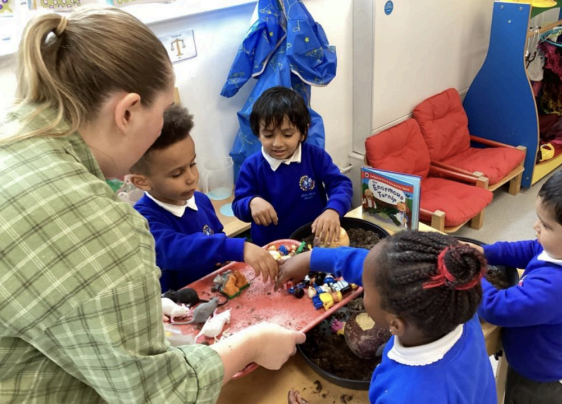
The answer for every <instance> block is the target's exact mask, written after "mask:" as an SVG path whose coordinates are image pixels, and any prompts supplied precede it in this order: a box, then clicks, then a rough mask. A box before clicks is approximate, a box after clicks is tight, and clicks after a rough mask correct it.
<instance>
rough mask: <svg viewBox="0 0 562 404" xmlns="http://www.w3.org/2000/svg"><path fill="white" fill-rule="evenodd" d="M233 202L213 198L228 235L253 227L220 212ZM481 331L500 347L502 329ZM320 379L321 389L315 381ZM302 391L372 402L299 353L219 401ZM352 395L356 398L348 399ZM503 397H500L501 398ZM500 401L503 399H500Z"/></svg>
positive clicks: (491, 348) (268, 403)
mask: <svg viewBox="0 0 562 404" xmlns="http://www.w3.org/2000/svg"><path fill="white" fill-rule="evenodd" d="M229 202H232V197H231V198H229V199H226V200H224V201H213V206H214V207H215V211H216V212H217V215H218V216H219V219H220V220H221V222H222V224H223V225H224V229H225V233H226V234H227V235H228V236H234V235H237V234H240V233H242V232H244V231H246V230H248V229H249V228H250V224H249V223H244V222H242V221H240V220H238V219H237V218H235V217H225V216H223V215H221V214H220V213H219V209H220V207H221V206H222V205H223V204H225V203H229ZM346 217H355V218H362V209H361V207H359V208H356V209H354V210H352V211H350V212H349V213H348V214H347V215H346ZM419 229H420V230H422V231H436V230H435V229H433V228H432V227H430V226H427V225H425V224H423V223H420V225H419ZM482 331H483V333H484V338H485V340H486V350H487V352H488V355H490V356H491V355H493V354H495V353H496V352H498V351H499V350H500V349H501V338H500V332H501V329H500V328H499V327H497V326H495V325H491V324H488V323H486V322H482ZM502 358H505V355H504V356H503V357H502ZM506 371H507V363H506V362H505V359H503V360H502V361H500V364H499V366H498V371H497V377H496V386H497V389H498V402H503V392H504V384H505V373H506ZM317 381H318V382H320V384H321V386H322V387H321V390H320V389H319V388H318V385H317V384H316V383H315V382H317ZM293 388H294V389H296V390H299V391H300V392H301V393H302V395H303V397H304V398H306V399H307V400H308V401H309V402H310V403H312V404H314V403H318V404H320V403H323V404H342V403H345V402H346V401H350V404H369V396H368V392H367V391H359V390H349V389H345V388H343V387H340V386H337V385H335V384H333V383H330V382H328V381H326V380H324V379H323V378H321V377H320V376H318V375H317V374H316V373H315V372H314V371H313V370H312V368H311V367H310V366H308V364H307V363H306V362H305V361H304V359H303V358H302V357H301V356H300V355H295V356H294V357H292V358H291V359H290V360H289V361H288V362H287V363H286V364H285V365H284V366H283V367H282V368H281V369H280V370H277V371H272V370H267V369H264V368H259V369H257V370H255V371H254V372H252V373H250V374H249V375H248V376H245V377H243V378H241V379H237V380H232V381H230V382H229V383H228V384H227V385H226V386H224V387H223V389H222V391H221V395H220V397H219V400H218V401H217V403H218V404H237V403H248V404H285V403H287V392H288V391H289V389H293ZM349 397H353V399H352V400H349ZM500 397H501V399H500ZM500 400H501V401H500Z"/></svg>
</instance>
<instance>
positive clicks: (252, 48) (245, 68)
mask: <svg viewBox="0 0 562 404" xmlns="http://www.w3.org/2000/svg"><path fill="white" fill-rule="evenodd" d="M257 7H258V9H257V11H258V13H257V15H258V19H257V21H256V22H255V23H254V24H253V25H252V26H251V27H250V29H249V31H248V33H247V34H246V37H245V38H244V40H243V41H242V45H241V46H240V48H239V49H238V53H237V55H236V58H235V59H234V62H233V64H232V67H231V68H230V72H229V73H228V79H227V81H226V83H225V85H224V87H223V89H222V91H221V95H222V96H224V97H232V96H233V95H235V94H236V93H237V92H238V90H239V89H240V88H241V87H242V86H243V85H244V84H245V83H246V82H247V81H248V80H249V79H250V78H251V77H254V78H256V79H257V80H258V82H257V83H256V85H255V87H254V89H253V90H252V92H251V93H250V96H249V98H248V100H247V101H246V103H245V104H244V107H243V108H242V109H241V110H240V111H239V112H238V121H239V122H240V129H239V130H238V133H237V134H236V138H235V140H234V145H233V146H232V149H231V150H230V155H231V156H232V159H233V160H234V168H235V177H236V178H237V177H238V172H239V170H240V167H241V165H242V163H243V162H244V160H245V159H246V157H248V156H250V155H252V154H254V153H255V152H257V151H259V150H260V147H261V144H260V142H259V140H258V138H257V137H256V136H255V135H254V134H253V133H252V129H251V128H250V114H251V112H252V107H253V105H254V102H255V100H257V99H258V98H259V96H260V95H261V94H262V93H263V92H264V91H265V90H267V89H268V88H271V87H275V86H284V87H289V88H293V89H294V90H295V91H297V92H298V93H299V94H300V95H302V96H303V98H304V99H305V101H306V103H307V105H308V109H309V111H310V116H311V119H312V121H311V124H310V128H309V131H308V137H307V140H306V141H307V143H310V144H313V145H316V146H319V147H322V148H324V138H325V136H324V123H323V122H322V117H321V116H320V115H319V114H318V113H317V112H315V111H314V110H312V109H311V108H310V86H311V85H313V86H325V85H327V84H328V83H330V81H332V79H333V78H334V77H335V75H336V67H337V57H336V50H335V48H334V47H333V46H330V45H329V44H328V38H326V34H325V33H324V30H323V29H322V27H321V26H320V24H317V23H316V22H314V19H313V18H312V16H311V15H310V13H309V12H308V10H307V9H306V7H305V6H304V4H303V3H302V1H301V0H259V1H258V6H257Z"/></svg>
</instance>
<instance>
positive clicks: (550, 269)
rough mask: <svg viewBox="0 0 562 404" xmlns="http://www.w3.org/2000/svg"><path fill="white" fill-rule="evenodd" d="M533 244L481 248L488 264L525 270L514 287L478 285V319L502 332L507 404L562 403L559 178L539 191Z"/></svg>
mask: <svg viewBox="0 0 562 404" xmlns="http://www.w3.org/2000/svg"><path fill="white" fill-rule="evenodd" d="M535 209H536V211H537V216H538V220H537V221H536V223H535V224H534V226H533V227H534V229H535V231H536V234H537V239H536V240H528V241H519V242H512V243H508V242H498V243H495V244H492V245H487V246H484V247H483V249H482V247H480V249H481V250H483V252H484V254H485V256H486V258H487V259H488V262H489V263H490V264H498V265H510V266H513V267H516V268H525V272H524V273H523V277H522V278H521V280H520V281H519V284H518V285H517V286H513V287H511V288H508V289H504V290H496V288H494V287H493V286H492V285H491V284H490V283H488V282H487V281H486V280H483V281H482V288H483V289H484V297H483V300H482V304H481V305H480V308H479V309H478V314H479V315H480V317H482V318H483V319H485V320H486V321H488V322H490V323H492V324H496V325H499V326H501V327H502V342H503V348H504V350H505V354H506V357H507V361H508V363H509V369H508V373H507V382H506V393H505V394H506V395H505V403H506V404H527V403H540V404H560V403H562V384H561V383H562V302H561V300H560V299H561V298H560V296H561V295H562V172H560V171H558V172H557V173H555V174H554V175H553V176H552V177H551V178H550V179H549V180H548V181H546V183H545V184H544V185H543V186H542V188H541V189H540V191H539V194H538V197H537V200H536V203H535Z"/></svg>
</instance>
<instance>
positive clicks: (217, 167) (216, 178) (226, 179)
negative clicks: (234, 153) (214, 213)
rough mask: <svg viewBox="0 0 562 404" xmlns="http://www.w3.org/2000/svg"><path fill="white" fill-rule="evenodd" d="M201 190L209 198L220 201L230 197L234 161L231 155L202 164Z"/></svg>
mask: <svg viewBox="0 0 562 404" xmlns="http://www.w3.org/2000/svg"><path fill="white" fill-rule="evenodd" d="M200 185H201V190H202V192H203V193H205V194H207V196H208V197H209V198H210V199H213V200H215V201H222V200H224V199H228V198H230V196H231V195H232V189H233V188H234V163H233V162H232V158H231V157H223V158H216V159H212V160H209V161H207V162H206V163H205V164H204V165H203V173H202V175H201V182H200Z"/></svg>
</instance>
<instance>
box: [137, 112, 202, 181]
mask: <svg viewBox="0 0 562 404" xmlns="http://www.w3.org/2000/svg"><path fill="white" fill-rule="evenodd" d="M192 129H193V115H190V114H189V111H188V110H187V108H182V107H181V106H179V105H172V106H170V107H168V108H167V109H166V111H164V125H163V126H162V132H161V133H160V136H158V137H157V138H156V140H155V141H154V143H153V144H152V146H150V147H149V148H148V150H147V151H146V152H145V153H144V155H143V156H142V157H141V158H140V159H139V161H137V162H136V163H135V164H134V165H133V166H132V167H131V169H130V171H131V173H134V174H148V173H149V172H150V162H149V157H150V153H151V152H153V151H154V150H164V149H167V148H168V147H170V146H172V145H174V144H176V143H178V142H181V141H182V140H184V139H186V138H187V137H188V136H189V133H190V132H191V130H192Z"/></svg>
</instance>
